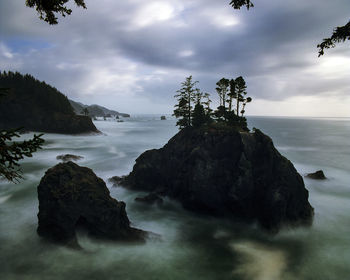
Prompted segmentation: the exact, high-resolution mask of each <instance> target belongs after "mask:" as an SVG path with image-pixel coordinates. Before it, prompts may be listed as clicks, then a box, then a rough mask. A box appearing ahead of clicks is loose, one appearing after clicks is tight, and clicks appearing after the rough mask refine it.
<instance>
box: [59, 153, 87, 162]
mask: <svg viewBox="0 0 350 280" xmlns="http://www.w3.org/2000/svg"><path fill="white" fill-rule="evenodd" d="M83 158H84V157H82V156H77V155H71V154H65V155H59V156H57V157H56V159H58V160H62V161H63V162H67V161H71V160H73V161H77V160H80V159H83Z"/></svg>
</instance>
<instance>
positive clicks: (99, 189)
mask: <svg viewBox="0 0 350 280" xmlns="http://www.w3.org/2000/svg"><path fill="white" fill-rule="evenodd" d="M38 198H39V213H38V220H39V226H38V229H37V232H38V234H39V235H40V236H42V237H45V238H47V239H49V240H51V241H54V242H57V243H60V244H69V245H72V246H78V243H77V239H76V229H77V228H83V229H84V230H86V231H87V232H88V233H89V234H90V235H91V236H94V237H96V238H107V239H113V240H128V241H137V240H142V239H143V238H144V237H145V232H143V231H141V230H138V229H135V228H132V227H130V222H129V219H128V216H127V214H126V211H125V203H124V202H121V201H117V200H116V199H114V198H112V197H111V196H110V194H109V190H108V188H107V187H106V184H105V183H104V181H103V180H102V179H100V178H98V177H97V176H96V175H95V174H94V172H93V171H92V170H91V169H89V168H86V167H81V166H79V165H77V164H75V163H73V162H68V163H60V164H58V165H56V166H54V167H52V168H50V169H49V170H47V171H46V173H45V176H44V177H43V178H42V179H41V181H40V184H39V186H38Z"/></svg>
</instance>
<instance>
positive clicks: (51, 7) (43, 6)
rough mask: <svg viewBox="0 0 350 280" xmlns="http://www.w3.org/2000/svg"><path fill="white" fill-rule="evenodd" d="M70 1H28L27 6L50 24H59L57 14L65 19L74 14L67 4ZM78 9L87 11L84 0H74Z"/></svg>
mask: <svg viewBox="0 0 350 280" xmlns="http://www.w3.org/2000/svg"><path fill="white" fill-rule="evenodd" d="M68 2H69V0H26V5H27V6H28V7H30V8H35V9H36V11H37V12H38V14H39V18H40V19H41V20H44V21H46V22H48V23H49V24H57V23H58V21H57V16H56V14H60V15H61V16H63V17H65V16H66V15H70V14H71V13H72V9H69V8H68V7H67V6H66V4H67V3H68ZM74 2H75V4H76V5H77V6H78V7H82V8H84V9H86V5H85V2H84V0H74Z"/></svg>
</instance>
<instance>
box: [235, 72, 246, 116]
mask: <svg viewBox="0 0 350 280" xmlns="http://www.w3.org/2000/svg"><path fill="white" fill-rule="evenodd" d="M235 83H236V90H237V95H236V101H237V103H236V114H237V116H239V113H240V111H239V103H240V102H243V98H244V97H243V96H244V95H246V94H247V92H246V89H247V85H246V83H245V80H244V79H243V77H242V76H239V77H238V78H236V80H235Z"/></svg>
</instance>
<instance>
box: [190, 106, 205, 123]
mask: <svg viewBox="0 0 350 280" xmlns="http://www.w3.org/2000/svg"><path fill="white" fill-rule="evenodd" d="M206 122H207V116H206V114H205V110H204V107H203V105H202V104H201V103H197V104H196V105H195V106H194V110H193V115H192V126H193V127H200V126H202V125H203V124H205V123H206Z"/></svg>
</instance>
